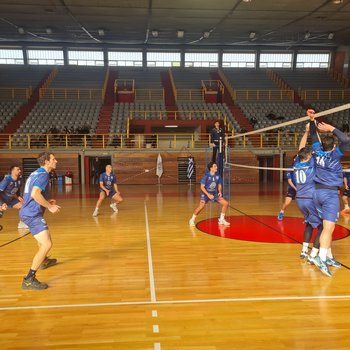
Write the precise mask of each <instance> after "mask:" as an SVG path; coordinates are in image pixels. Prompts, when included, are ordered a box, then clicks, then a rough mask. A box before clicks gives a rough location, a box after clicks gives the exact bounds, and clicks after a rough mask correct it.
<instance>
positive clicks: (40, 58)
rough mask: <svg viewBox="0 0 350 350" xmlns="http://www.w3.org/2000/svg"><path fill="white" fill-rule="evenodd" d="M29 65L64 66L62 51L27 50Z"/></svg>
mask: <svg viewBox="0 0 350 350" xmlns="http://www.w3.org/2000/svg"><path fill="white" fill-rule="evenodd" d="M27 56H28V64H32V65H64V58H63V51H62V50H27Z"/></svg>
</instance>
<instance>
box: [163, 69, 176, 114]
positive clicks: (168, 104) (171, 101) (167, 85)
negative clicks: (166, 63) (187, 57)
mask: <svg viewBox="0 0 350 350" xmlns="http://www.w3.org/2000/svg"><path fill="white" fill-rule="evenodd" d="M160 74H161V79H162V85H163V88H164V103H165V109H166V110H167V111H168V113H167V114H168V119H174V118H175V113H172V112H176V111H177V106H176V101H175V95H174V91H173V85H172V83H171V77H170V72H169V71H164V72H161V73H160Z"/></svg>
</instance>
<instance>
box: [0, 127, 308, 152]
mask: <svg viewBox="0 0 350 350" xmlns="http://www.w3.org/2000/svg"><path fill="white" fill-rule="evenodd" d="M301 137H302V134H301V133H287V132H281V131H277V132H271V133H268V132H267V133H263V134H255V135H250V136H247V137H244V136H243V137H242V138H235V139H229V142H228V143H229V146H230V147H231V148H237V149H242V148H244V149H252V148H259V149H271V150H276V149H293V150H295V149H297V148H298V146H299V142H300V138H301ZM254 140H256V141H254ZM253 145H259V146H258V147H256V146H253ZM209 146H210V134H199V133H172V134H168V133H165V134H130V133H126V134H0V147H1V148H2V149H3V150H6V149H7V150H29V149H30V150H42V149H45V148H46V149H53V150H76V151H80V150H82V149H84V150H88V149H99V148H101V149H110V150H113V149H116V148H118V149H129V148H136V149H150V148H155V149H183V148H200V149H202V148H203V149H204V148H208V147H209Z"/></svg>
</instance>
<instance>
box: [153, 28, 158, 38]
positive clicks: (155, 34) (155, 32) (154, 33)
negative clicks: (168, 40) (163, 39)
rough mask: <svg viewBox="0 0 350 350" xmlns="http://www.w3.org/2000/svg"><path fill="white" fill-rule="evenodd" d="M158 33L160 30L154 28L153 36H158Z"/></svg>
mask: <svg viewBox="0 0 350 350" xmlns="http://www.w3.org/2000/svg"><path fill="white" fill-rule="evenodd" d="M158 35H159V32H158V30H152V36H153V37H154V38H157V37H158Z"/></svg>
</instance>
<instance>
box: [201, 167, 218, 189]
mask: <svg viewBox="0 0 350 350" xmlns="http://www.w3.org/2000/svg"><path fill="white" fill-rule="evenodd" d="M219 184H220V185H222V180H221V176H220V175H219V174H218V173H215V174H214V175H211V174H210V172H208V173H206V174H205V175H204V176H203V177H202V179H201V185H204V187H205V189H206V190H207V191H208V192H209V193H210V194H214V193H218V185H219Z"/></svg>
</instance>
